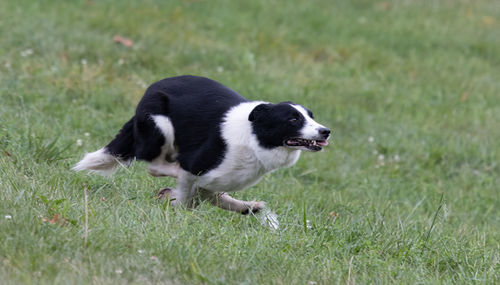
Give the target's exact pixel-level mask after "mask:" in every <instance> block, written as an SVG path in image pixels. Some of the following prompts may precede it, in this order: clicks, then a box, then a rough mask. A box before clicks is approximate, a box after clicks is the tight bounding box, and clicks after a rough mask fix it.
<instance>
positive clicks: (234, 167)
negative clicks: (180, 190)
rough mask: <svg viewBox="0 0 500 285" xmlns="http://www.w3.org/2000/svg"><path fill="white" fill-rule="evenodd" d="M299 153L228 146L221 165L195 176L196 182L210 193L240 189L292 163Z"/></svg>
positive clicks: (281, 149) (280, 149)
mask: <svg viewBox="0 0 500 285" xmlns="http://www.w3.org/2000/svg"><path fill="white" fill-rule="evenodd" d="M299 156H300V151H299V150H289V149H285V148H278V149H273V150H264V149H257V150H255V149H252V148H251V147H250V146H248V145H238V146H231V147H230V148H229V150H228V152H227V155H226V157H225V159H224V160H223V162H222V163H221V165H220V166H219V167H217V168H216V169H213V170H211V171H210V172H208V173H206V174H205V175H203V176H201V177H199V178H198V180H197V185H198V187H201V188H204V189H206V190H210V191H214V192H232V191H239V190H243V189H246V188H248V187H251V186H253V185H255V184H257V183H258V182H259V181H260V180H261V178H262V177H263V176H264V175H265V174H266V173H269V172H271V171H273V170H276V169H278V168H281V167H287V166H291V165H293V164H294V163H295V162H297V160H298V159H299Z"/></svg>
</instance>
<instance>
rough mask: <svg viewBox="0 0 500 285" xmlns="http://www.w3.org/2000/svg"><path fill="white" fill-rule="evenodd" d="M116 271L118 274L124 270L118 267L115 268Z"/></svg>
mask: <svg viewBox="0 0 500 285" xmlns="http://www.w3.org/2000/svg"><path fill="white" fill-rule="evenodd" d="M115 273H116V274H122V273H123V270H122V269H121V268H118V269H116V270H115Z"/></svg>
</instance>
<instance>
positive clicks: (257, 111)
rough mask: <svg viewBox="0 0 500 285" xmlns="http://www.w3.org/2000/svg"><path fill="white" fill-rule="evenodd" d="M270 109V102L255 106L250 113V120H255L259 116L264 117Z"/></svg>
mask: <svg viewBox="0 0 500 285" xmlns="http://www.w3.org/2000/svg"><path fill="white" fill-rule="evenodd" d="M270 109H271V104H269V103H263V104H260V105H257V107H255V108H253V110H252V112H250V115H248V120H249V121H250V122H253V121H255V120H256V119H258V118H259V117H262V116H263V115H264V114H265V113H266V112H268V111H269V110H270Z"/></svg>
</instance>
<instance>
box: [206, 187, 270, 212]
mask: <svg viewBox="0 0 500 285" xmlns="http://www.w3.org/2000/svg"><path fill="white" fill-rule="evenodd" d="M202 194H203V198H205V199H207V200H208V201H210V203H212V204H213V205H215V206H217V207H219V208H222V209H224V210H229V211H233V212H237V213H241V214H243V215H247V214H249V213H250V212H252V213H257V212H259V211H260V210H262V209H264V208H265V207H266V204H265V203H264V202H262V201H258V202H257V201H242V200H238V199H235V198H233V197H231V196H229V195H228V194H227V193H225V192H219V193H211V192H209V191H206V190H203V191H202Z"/></svg>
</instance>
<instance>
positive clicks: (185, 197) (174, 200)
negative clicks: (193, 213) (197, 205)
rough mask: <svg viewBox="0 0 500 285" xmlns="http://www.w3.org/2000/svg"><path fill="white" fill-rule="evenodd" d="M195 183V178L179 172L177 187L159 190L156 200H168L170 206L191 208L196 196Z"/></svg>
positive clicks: (181, 171)
mask: <svg viewBox="0 0 500 285" xmlns="http://www.w3.org/2000/svg"><path fill="white" fill-rule="evenodd" d="M195 181H196V176H194V175H192V174H191V173H189V172H187V171H184V170H180V171H179V175H178V177H177V187H175V188H174V189H170V188H165V189H162V190H160V192H159V193H158V198H168V199H170V200H171V202H170V203H171V204H172V206H178V205H184V206H186V207H189V208H191V207H193V206H194V203H193V198H194V196H195V195H196V186H195Z"/></svg>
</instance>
